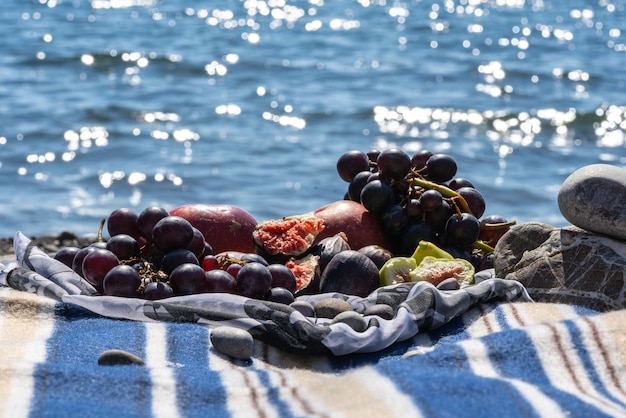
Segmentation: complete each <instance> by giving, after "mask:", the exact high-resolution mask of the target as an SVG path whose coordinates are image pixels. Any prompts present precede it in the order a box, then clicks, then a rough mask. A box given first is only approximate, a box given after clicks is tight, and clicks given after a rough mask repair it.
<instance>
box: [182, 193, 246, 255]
mask: <svg viewBox="0 0 626 418" xmlns="http://www.w3.org/2000/svg"><path fill="white" fill-rule="evenodd" d="M170 215H173V216H180V217H181V218H185V219H186V220H187V221H189V223H190V224H191V225H192V226H194V227H195V228H197V229H198V230H199V231H200V232H201V233H202V235H204V238H205V240H206V241H207V242H208V243H209V244H210V245H211V247H212V248H213V252H214V253H215V254H217V253H221V252H224V251H241V252H243V253H253V252H254V244H253V241H252V232H253V231H254V228H255V227H256V225H257V221H256V219H254V217H253V216H252V215H251V214H250V213H248V212H247V211H245V210H244V209H241V208H239V207H237V206H232V205H219V204H203V203H191V204H187V205H183V206H179V207H177V208H175V209H173V210H171V211H170Z"/></svg>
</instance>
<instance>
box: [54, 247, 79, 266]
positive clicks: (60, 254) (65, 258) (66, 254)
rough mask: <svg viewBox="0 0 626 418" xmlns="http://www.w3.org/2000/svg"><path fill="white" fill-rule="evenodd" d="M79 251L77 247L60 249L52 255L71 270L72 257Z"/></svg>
mask: <svg viewBox="0 0 626 418" xmlns="http://www.w3.org/2000/svg"><path fill="white" fill-rule="evenodd" d="M79 251H80V248H78V247H72V246H70V247H62V248H60V249H59V251H57V252H56V254H55V255H54V259H55V260H57V261H60V262H61V263H63V264H65V265H66V266H68V267H69V268H72V262H73V261H74V257H75V256H76V254H77V253H78V252H79Z"/></svg>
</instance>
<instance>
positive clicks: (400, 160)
mask: <svg viewBox="0 0 626 418" xmlns="http://www.w3.org/2000/svg"><path fill="white" fill-rule="evenodd" d="M376 162H377V164H378V170H379V171H382V172H383V173H384V174H385V175H386V176H387V177H389V178H391V179H393V180H400V179H403V178H404V177H405V176H406V175H407V174H409V170H410V169H411V157H409V155H408V154H407V153H406V152H404V151H403V150H401V149H399V148H388V149H386V150H383V151H382V152H381V153H380V155H379V156H378V159H377V160H376Z"/></svg>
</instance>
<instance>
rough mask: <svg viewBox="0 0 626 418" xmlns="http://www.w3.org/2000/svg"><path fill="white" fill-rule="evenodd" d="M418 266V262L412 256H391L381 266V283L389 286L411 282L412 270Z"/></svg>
mask: <svg viewBox="0 0 626 418" xmlns="http://www.w3.org/2000/svg"><path fill="white" fill-rule="evenodd" d="M416 268H417V263H416V262H415V259H413V258H412V257H393V258H390V259H389V260H387V261H386V262H385V264H383V266H382V267H381V268H380V272H379V276H380V285H381V286H387V285H390V284H397V283H404V282H411V281H414V280H412V276H411V272H412V271H413V270H415V269H416Z"/></svg>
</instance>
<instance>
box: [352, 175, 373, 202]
mask: <svg viewBox="0 0 626 418" xmlns="http://www.w3.org/2000/svg"><path fill="white" fill-rule="evenodd" d="M371 175H372V173H370V172H369V171H361V172H359V173H357V174H356V175H355V176H354V178H353V179H352V181H351V182H350V184H349V185H348V197H349V198H350V200H354V201H355V202H360V201H361V190H363V187H364V186H365V185H366V184H367V182H368V180H369V178H370V176H371Z"/></svg>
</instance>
